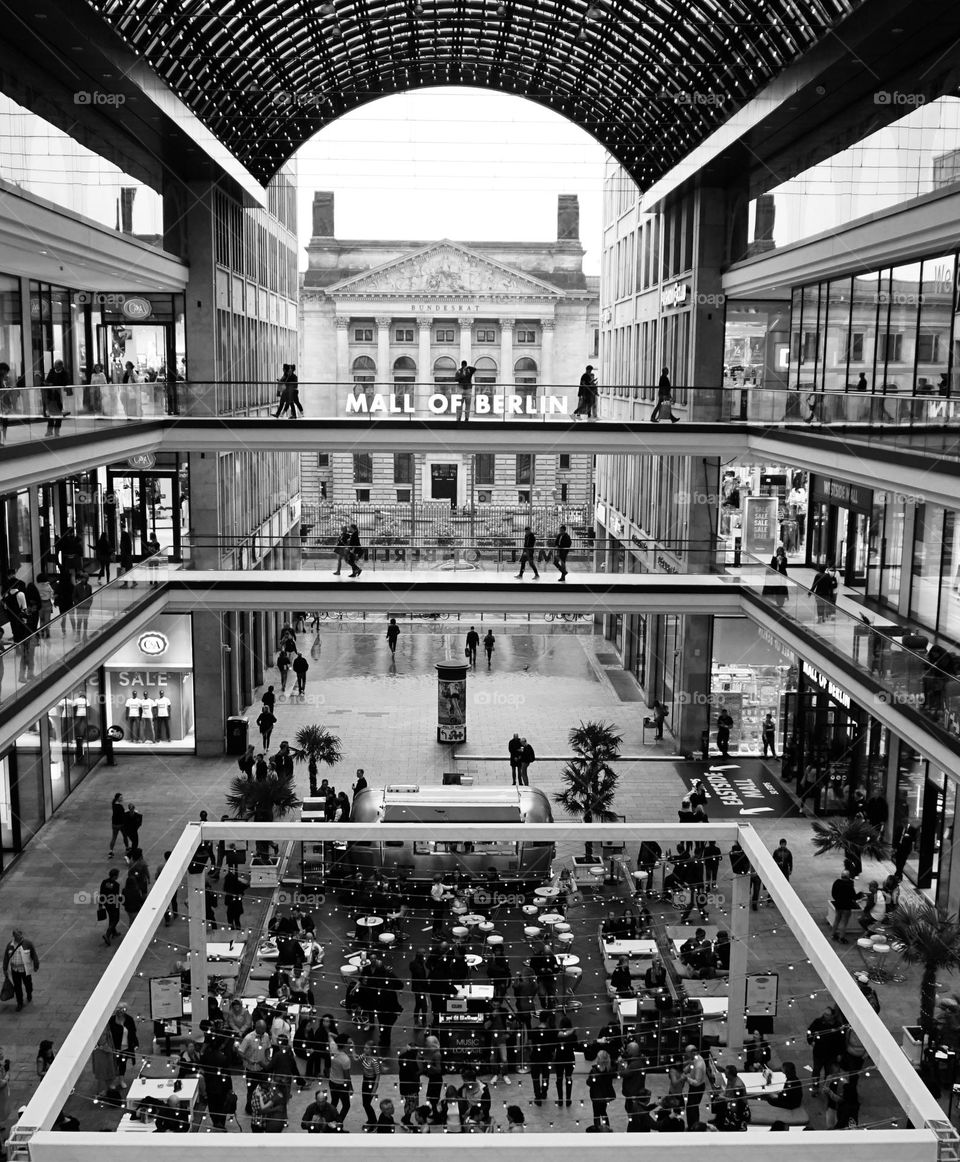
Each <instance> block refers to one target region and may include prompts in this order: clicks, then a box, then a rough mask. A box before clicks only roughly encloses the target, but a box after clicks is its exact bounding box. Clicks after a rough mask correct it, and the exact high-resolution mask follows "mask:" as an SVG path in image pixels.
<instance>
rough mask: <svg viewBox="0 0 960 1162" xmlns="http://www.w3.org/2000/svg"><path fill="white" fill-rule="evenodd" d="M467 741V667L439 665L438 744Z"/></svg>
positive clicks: (454, 664)
mask: <svg viewBox="0 0 960 1162" xmlns="http://www.w3.org/2000/svg"><path fill="white" fill-rule="evenodd" d="M466 741H467V667H466V666H464V665H460V664H459V663H453V664H450V663H447V664H444V663H440V664H438V665H437V742H466Z"/></svg>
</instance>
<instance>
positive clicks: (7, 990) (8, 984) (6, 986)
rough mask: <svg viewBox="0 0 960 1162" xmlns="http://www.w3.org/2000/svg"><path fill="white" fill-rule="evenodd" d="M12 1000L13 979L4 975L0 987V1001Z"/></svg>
mask: <svg viewBox="0 0 960 1162" xmlns="http://www.w3.org/2000/svg"><path fill="white" fill-rule="evenodd" d="M10 1000H13V981H12V980H11V979H10V977H8V976H6V975H4V978H3V985H2V987H0V1001H10Z"/></svg>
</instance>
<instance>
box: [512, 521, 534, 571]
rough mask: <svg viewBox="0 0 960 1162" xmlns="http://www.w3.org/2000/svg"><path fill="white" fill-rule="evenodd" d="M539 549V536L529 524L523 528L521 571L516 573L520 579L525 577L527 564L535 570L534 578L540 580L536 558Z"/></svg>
mask: <svg viewBox="0 0 960 1162" xmlns="http://www.w3.org/2000/svg"><path fill="white" fill-rule="evenodd" d="M536 550H537V536H536V533H534V531H533V530H532V529H531V528H530V526H529V525H527V527H526V528H525V529H524V530H523V549H522V551H521V553H520V572H519V573H517V574H516V579H517V580H518V581H520V580H522V578H523V570H524V569H525V568H526V566H527V565H529V566H530V568H531V569H532V570H533V576H534V580H536V581H539V580H540V573H539V570H538V569H537V560H536Z"/></svg>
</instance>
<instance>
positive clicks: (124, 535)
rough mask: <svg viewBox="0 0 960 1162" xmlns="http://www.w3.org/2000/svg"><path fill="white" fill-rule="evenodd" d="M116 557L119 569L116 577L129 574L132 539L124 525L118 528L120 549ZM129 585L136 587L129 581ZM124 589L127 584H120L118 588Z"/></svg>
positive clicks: (131, 561) (133, 582)
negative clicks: (118, 561) (118, 559)
mask: <svg viewBox="0 0 960 1162" xmlns="http://www.w3.org/2000/svg"><path fill="white" fill-rule="evenodd" d="M118 556H119V558H120V568H119V570H118V575H123V574H124V573H129V572H130V570H131V569H132V568H133V538H132V537H131V536H130V533H129V532H128V531H127V528H126V526H125V525H121V526H120V547H119V551H118ZM130 584H131V585H136V581H131V582H130ZM126 587H127V582H126V581H124V582H122V583H121V585H120V588H121V589H126Z"/></svg>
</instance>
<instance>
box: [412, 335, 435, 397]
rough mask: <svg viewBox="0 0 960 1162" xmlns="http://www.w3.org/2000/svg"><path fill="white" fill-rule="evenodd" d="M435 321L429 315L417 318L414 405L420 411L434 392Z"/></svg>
mask: <svg viewBox="0 0 960 1162" xmlns="http://www.w3.org/2000/svg"><path fill="white" fill-rule="evenodd" d="M432 326H433V319H432V318H430V317H429V316H427V315H418V316H417V385H416V389H415V391H414V404H415V406H416V408H417V409H418V410H419V409H420V408H421V407H425V406H426V402H427V397H428V396H429V395H430V393H431V392H432V391H433V368H432V366H431V365H430V328H431V327H432Z"/></svg>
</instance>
